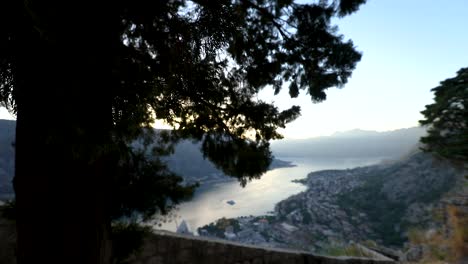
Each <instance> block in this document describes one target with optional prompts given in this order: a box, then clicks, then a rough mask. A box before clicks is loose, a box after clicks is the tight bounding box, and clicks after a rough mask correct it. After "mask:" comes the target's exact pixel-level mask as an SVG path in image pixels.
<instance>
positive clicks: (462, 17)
mask: <svg viewBox="0 0 468 264" xmlns="http://www.w3.org/2000/svg"><path fill="white" fill-rule="evenodd" d="M467 14H468V1H467V0H450V1H442V0H431V1H427V0H368V3H366V4H364V5H363V6H362V7H361V9H360V10H359V11H358V12H357V13H354V14H353V15H351V16H349V17H346V18H344V19H341V20H338V24H339V27H340V32H341V33H342V34H344V35H345V37H346V38H347V39H348V38H351V39H352V40H353V41H354V44H355V45H356V46H357V48H358V50H359V51H361V52H363V57H362V60H361V62H360V63H359V64H358V66H357V68H356V70H355V71H354V73H353V76H352V78H351V79H350V81H349V82H348V84H347V85H346V86H345V87H344V88H343V89H335V88H333V89H330V90H329V91H328V92H327V95H328V97H327V100H326V101H324V102H322V103H319V104H313V103H312V102H311V101H310V97H309V96H308V95H306V94H305V93H302V94H301V95H300V96H299V98H296V99H291V98H289V95H288V92H287V90H286V89H285V90H283V91H282V93H281V94H280V95H278V96H273V90H271V89H265V90H264V91H262V92H261V94H260V95H259V98H261V99H263V100H266V101H274V102H275V104H277V105H278V106H279V107H280V108H282V109H284V108H287V107H289V106H290V105H291V104H296V105H300V106H301V107H302V116H301V117H300V118H299V119H297V120H296V121H294V122H293V123H290V124H289V126H288V127H287V128H286V129H285V130H283V134H284V135H285V136H286V137H287V138H307V137H314V136H319V135H329V134H332V133H333V132H335V131H344V130H350V129H354V128H360V129H368V130H378V131H384V130H393V129H398V128H405V127H411V126H416V125H417V124H418V122H417V121H418V120H419V119H421V118H422V116H421V114H420V113H419V112H420V111H421V110H423V109H424V106H425V105H426V104H429V103H431V102H432V99H433V94H432V93H431V92H430V89H431V88H433V87H435V86H437V85H438V83H439V82H440V81H441V80H444V79H446V78H449V77H453V76H454V75H455V73H456V71H457V70H458V69H460V68H461V67H466V66H468V28H467V26H468V15H467ZM1 118H9V115H8V114H7V113H6V111H5V110H4V109H0V119H1ZM10 118H11V117H10Z"/></svg>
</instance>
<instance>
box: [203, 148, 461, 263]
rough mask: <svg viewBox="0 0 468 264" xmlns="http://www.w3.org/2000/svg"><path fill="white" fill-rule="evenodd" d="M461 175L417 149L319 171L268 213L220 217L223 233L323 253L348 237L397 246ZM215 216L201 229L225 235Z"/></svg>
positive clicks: (429, 220)
mask: <svg viewBox="0 0 468 264" xmlns="http://www.w3.org/2000/svg"><path fill="white" fill-rule="evenodd" d="M462 175H463V170H462V169H458V168H455V167H454V166H452V165H451V164H450V163H448V162H447V161H444V160H440V159H437V158H435V157H433V156H432V155H430V154H426V153H420V152H418V153H415V154H413V155H411V156H409V157H407V158H405V159H402V160H400V161H397V162H394V163H390V164H389V163H385V164H379V165H373V166H367V167H359V168H354V169H347V170H324V171H317V172H312V173H310V174H309V175H308V176H307V178H306V179H303V180H301V181H300V182H302V183H303V184H306V185H307V187H308V189H307V190H306V191H304V192H302V193H299V194H296V195H293V196H291V197H289V198H287V199H285V200H283V201H281V202H279V203H278V204H277V205H276V207H275V211H274V213H273V214H272V215H267V216H258V217H250V218H249V217H247V218H242V217H241V218H237V219H228V220H226V219H225V220H224V222H226V221H229V222H230V225H232V226H238V228H237V230H236V229H235V230H234V231H235V234H234V235H235V236H234V235H232V234H230V235H229V237H233V238H232V239H233V240H235V241H238V242H242V243H261V244H263V245H267V246H273V247H289V248H296V249H303V250H311V251H315V252H317V251H318V252H321V253H324V254H328V253H329V251H328V250H330V248H333V247H341V246H346V245H347V244H348V243H349V242H350V241H354V242H363V243H364V242H365V241H368V240H372V241H374V242H377V244H379V245H384V246H387V247H393V248H402V246H403V244H404V243H405V242H406V241H407V236H408V230H410V228H413V227H430V226H431V225H433V224H434V221H433V212H434V209H435V208H437V207H439V206H440V201H441V200H442V199H443V198H444V197H445V196H446V195H447V194H449V193H450V192H451V191H452V190H454V189H455V188H456V187H457V185H458V182H459V181H460V180H461V179H463V177H462ZM218 222H219V221H218ZM218 222H217V223H215V224H211V225H208V226H206V227H203V228H202V229H205V231H202V230H199V232H200V231H201V233H203V232H204V233H205V235H208V236H221V237H227V236H226V235H225V233H223V232H225V231H224V230H221V232H220V230H217V228H218V225H219V223H218ZM221 222H222V221H221ZM218 229H219V228H218ZM226 230H227V229H226ZM220 234H221V235H220ZM223 234H224V236H223Z"/></svg>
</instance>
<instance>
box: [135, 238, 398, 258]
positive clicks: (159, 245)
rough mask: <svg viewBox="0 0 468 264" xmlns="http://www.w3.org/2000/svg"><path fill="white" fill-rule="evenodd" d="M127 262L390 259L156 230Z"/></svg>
mask: <svg viewBox="0 0 468 264" xmlns="http://www.w3.org/2000/svg"><path fill="white" fill-rule="evenodd" d="M129 263H131V264H183V263H193V264H221V263H227V264H228V263H232V264H237V263H238V264H276V263H293V264H390V263H395V262H394V261H392V260H389V259H387V260H375V259H364V258H350V257H343V258H332V257H324V256H316V255H311V254H310V253H307V252H301V251H293V250H282V249H272V248H264V247H254V246H248V245H242V244H238V243H233V242H229V241H224V240H216V239H211V238H210V239H209V238H201V237H193V236H186V235H180V234H175V233H171V232H165V231H157V232H156V233H155V234H154V235H151V236H149V237H148V238H147V240H146V243H145V245H144V248H143V249H142V250H141V252H140V253H139V254H137V255H135V256H132V257H131V258H130V259H129Z"/></svg>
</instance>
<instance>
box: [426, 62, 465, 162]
mask: <svg viewBox="0 0 468 264" xmlns="http://www.w3.org/2000/svg"><path fill="white" fill-rule="evenodd" d="M432 91H433V92H434V93H435V102H434V103H433V104H430V105H426V109H425V110H424V111H422V112H421V113H422V114H423V115H424V117H425V119H423V120H421V121H419V122H420V123H421V125H425V126H428V135H427V136H425V137H422V138H421V142H422V143H423V144H424V146H423V150H425V151H429V152H434V153H436V154H438V155H440V156H443V157H445V158H448V159H450V160H453V161H458V162H463V163H464V164H466V163H467V162H468V68H462V69H460V70H459V71H458V72H457V76H455V77H454V78H449V79H446V80H444V81H442V82H441V83H440V85H439V86H437V87H436V88H434V89H432Z"/></svg>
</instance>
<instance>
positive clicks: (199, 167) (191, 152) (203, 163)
mask: <svg viewBox="0 0 468 264" xmlns="http://www.w3.org/2000/svg"><path fill="white" fill-rule="evenodd" d="M15 128H16V121H14V120H0V200H4V199H9V198H11V197H12V196H13V186H12V183H11V181H12V178H13V174H14V148H13V146H12V143H13V141H14V140H15ZM164 159H165V160H166V161H167V164H168V167H169V168H170V169H171V170H172V171H173V172H175V173H176V174H178V175H181V176H182V177H184V180H185V182H197V181H198V182H200V183H201V184H203V183H208V182H213V181H226V180H230V179H231V180H234V178H229V177H228V176H226V175H225V174H224V173H223V172H222V171H221V170H219V169H217V168H216V166H215V165H214V164H213V163H212V162H210V161H209V160H207V159H204V158H203V155H202V153H201V151H200V144H199V143H194V142H192V141H190V140H182V141H180V142H179V143H178V144H177V145H176V146H175V151H174V154H172V155H170V156H168V157H166V158H164ZM288 166H293V165H291V163H289V162H286V161H281V160H277V159H274V160H273V162H272V164H271V165H270V169H274V168H280V167H288Z"/></svg>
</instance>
